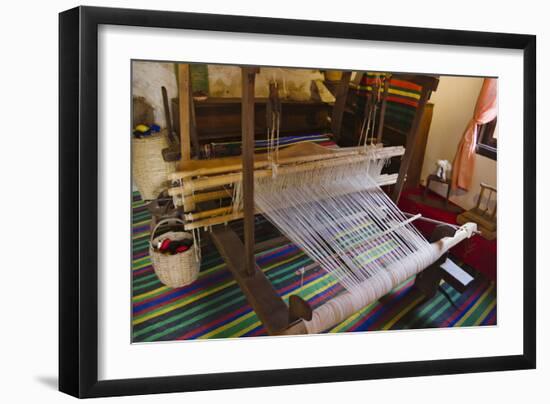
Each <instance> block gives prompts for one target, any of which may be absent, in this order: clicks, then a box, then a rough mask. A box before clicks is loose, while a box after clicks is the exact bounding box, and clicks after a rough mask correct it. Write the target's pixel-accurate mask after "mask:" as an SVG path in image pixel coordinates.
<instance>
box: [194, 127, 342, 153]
mask: <svg viewBox="0 0 550 404" xmlns="http://www.w3.org/2000/svg"><path fill="white" fill-rule="evenodd" d="M307 142H311V143H317V144H319V145H321V146H326V147H335V146H336V143H334V141H333V140H332V137H331V135H330V134H328V133H319V134H311V135H295V136H281V137H280V138H279V148H280V149H284V148H285V147H288V146H290V145H293V144H298V143H307ZM267 145H268V143H267V140H265V139H263V140H262V139H258V140H255V147H254V150H255V151H256V152H265V151H267ZM202 154H203V157H205V158H218V157H227V156H238V155H240V154H241V142H240V141H238V140H237V141H233V142H212V143H208V144H206V145H203V146H202Z"/></svg>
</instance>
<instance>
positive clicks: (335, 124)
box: [331, 71, 351, 142]
mask: <svg viewBox="0 0 550 404" xmlns="http://www.w3.org/2000/svg"><path fill="white" fill-rule="evenodd" d="M350 79H351V72H350V71H345V72H343V73H342V78H341V79H340V83H338V88H337V90H336V101H335V102H334V107H333V109H332V117H331V130H332V133H333V135H334V139H335V140H336V142H338V141H339V140H340V137H341V136H342V131H341V130H342V119H343V118H344V110H345V109H346V100H347V98H348V89H349V81H350Z"/></svg>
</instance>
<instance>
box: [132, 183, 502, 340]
mask: <svg viewBox="0 0 550 404" xmlns="http://www.w3.org/2000/svg"><path fill="white" fill-rule="evenodd" d="M257 220H258V221H259V222H261V221H263V220H265V219H262V218H261V217H258V218H257ZM149 222H150V215H149V213H148V211H147V209H146V208H145V206H144V205H143V202H142V201H141V198H140V197H139V194H137V193H135V194H134V201H133V243H132V245H133V262H132V310H133V317H132V325H133V327H132V336H133V341H134V342H152V341H172V340H184V339H196V338H227V337H242V336H260V335H266V331H265V329H264V328H263V327H262V325H261V323H260V322H259V320H258V318H257V316H256V315H255V313H254V312H253V311H252V309H251V307H250V306H249V305H248V303H247V302H246V300H245V297H244V295H243V294H242V292H241V290H240V289H239V287H238V286H237V284H236V283H235V282H234V281H233V279H232V277H231V274H230V273H229V271H228V270H227V269H226V267H225V264H224V263H223V260H222V259H221V257H220V256H219V254H218V253H217V251H216V250H215V248H214V247H213V246H212V245H211V244H210V243H209V242H208V238H207V237H203V241H204V245H203V247H202V250H203V257H202V258H203V259H202V265H201V271H200V275H199V278H198V280H197V281H196V282H194V283H193V284H192V285H189V286H187V287H183V288H178V289H171V288H168V287H166V286H164V285H163V284H161V283H160V281H159V280H158V278H157V277H156V275H155V273H154V271H153V268H152V266H151V261H150V259H149V256H148V238H149ZM259 224H262V223H259ZM239 226H240V224H239V223H238V222H237V223H236V224H235V230H236V231H237V232H240V231H241V229H240V228H239ZM273 235H274V234H273V232H272V230H270V226H268V225H267V224H266V225H264V226H257V234H256V237H257V240H259V241H261V240H265V239H269V238H270V237H273ZM256 261H257V263H258V265H259V266H260V267H261V268H262V270H263V271H264V272H265V273H266V275H267V277H268V278H269V279H270V281H271V282H272V284H273V285H274V287H275V289H276V290H277V292H278V293H279V294H280V295H281V296H283V297H284V298H285V299H288V296H289V295H290V294H298V295H300V296H301V297H303V298H304V299H306V300H307V301H308V302H310V303H311V304H312V305H313V306H317V305H319V304H321V303H323V302H324V301H326V300H327V299H329V298H330V297H332V296H334V295H335V294H337V293H339V292H340V289H339V288H340V286H339V285H337V284H335V283H334V282H333V281H332V280H331V278H330V277H329V276H328V275H326V273H324V272H323V271H322V270H320V269H313V270H309V271H307V272H305V273H304V274H303V276H302V274H301V273H300V268H302V267H304V266H307V265H309V264H311V260H310V259H309V258H308V257H307V256H305V255H304V253H303V252H302V251H301V250H299V249H298V248H297V247H296V246H294V245H293V244H286V245H282V246H278V247H276V248H271V249H268V250H265V251H260V252H258V253H257V255H256ZM413 282H414V280H413V279H410V280H408V281H406V282H405V283H403V284H402V285H400V286H399V287H397V288H396V289H394V290H393V291H392V292H390V293H389V294H388V295H386V296H384V297H383V298H382V299H380V300H379V301H377V302H375V303H373V304H371V305H369V306H368V307H366V308H364V309H363V310H361V311H359V312H357V313H355V314H354V315H353V316H351V317H350V318H348V319H347V320H346V321H344V322H343V323H341V324H339V325H338V326H336V327H335V328H333V329H332V330H329V331H328V332H351V331H368V330H388V329H392V330H397V329H410V328H430V327H460V326H478V325H494V324H496V291H495V285H494V283H492V282H488V281H486V280H484V278H478V279H476V280H475V281H474V282H472V284H471V285H470V286H469V288H468V290H466V292H464V293H462V294H459V293H458V292H456V291H455V290H454V289H453V288H452V287H451V286H449V285H448V284H446V283H443V284H442V287H443V289H444V290H445V291H446V292H447V294H448V295H449V296H450V297H451V298H452V299H453V301H454V302H455V305H456V306H457V308H455V307H454V306H453V305H451V303H450V302H449V300H448V299H447V298H446V297H445V296H444V295H443V294H442V293H438V294H437V295H436V296H435V297H434V298H433V299H431V300H429V301H428V302H425V303H423V302H422V300H423V296H422V295H421V294H420V293H419V292H418V291H416V289H414V288H412V285H413Z"/></svg>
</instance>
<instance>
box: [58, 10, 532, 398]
mask: <svg viewBox="0 0 550 404" xmlns="http://www.w3.org/2000/svg"><path fill="white" fill-rule="evenodd" d="M101 24H113V25H126V26H141V27H156V28H180V29H194V30H211V31H226V32H242V33H258V34H275V35H291V36H292V35H293V36H310V37H320V38H342V39H361V40H375V41H390V42H404V43H427V44H439V45H462V46H479V47H493V48H508V49H520V50H523V52H524V77H523V82H524V98H523V116H524V118H523V119H524V122H523V125H524V126H523V127H524V136H523V142H524V157H523V176H524V189H523V200H524V211H523V217H524V228H523V234H524V238H523V243H524V263H523V319H524V320H523V321H524V326H523V353H522V354H520V355H508V356H496V357H481V358H466V359H446V360H430V361H416V362H400V363H381V364H362V365H350V366H337V367H317V368H308V369H307V370H306V369H280V370H263V371H253V372H233V373H220V374H206V375H193V374H191V375H181V376H170V377H151V378H139V379H123V380H101V381H99V380H98V376H97V371H98V323H97V318H98V283H97V280H98V278H97V276H98V240H97V235H98V204H97V196H98V158H97V157H98V144H97V129H98V122H97V118H98V107H97V99H98V98H97V97H98V91H97V90H98V89H97V84H98V83H97V72H98V66H97V51H98V43H97V39H98V38H97V32H98V31H97V30H98V26H99V25H101ZM59 34H60V35H59V47H60V49H59V66H60V68H59V82H60V86H59V95H60V97H59V99H60V104H59V152H60V153H59V156H60V157H59V166H60V174H59V180H60V191H59V201H60V203H59V212H60V215H59V217H60V219H59V234H60V235H59V245H60V248H59V389H60V390H61V391H63V392H65V393H67V394H70V395H73V396H76V397H81V398H85V397H104V396H120V395H134V394H150V393H166V392H181V391H196V390H210V389H224V388H243V387H259V386H273V385H289V384H300V383H322V382H335V381H347V380H363V379H380V378H394V377H411V376H426V375H441V374H457V373H468V372H486V371H498V370H513V369H532V368H535V366H536V365H535V364H536V311H535V309H536V271H535V268H536V255H535V253H536V235H535V234H536V213H535V212H536V209H535V208H536V205H535V204H536V202H535V198H536V189H535V184H536V177H535V174H536V172H535V145H536V139H535V127H536V126H535V120H536V111H535V106H536V93H535V91H536V63H535V62H536V37H535V36H533V35H519V34H503V33H489V32H473V31H457V30H441V29H424V28H409V27H390V26H380V25H366V24H349V23H338V22H323V21H299V20H287V19H272V18H259V17H244V16H243V17H241V16H226V15H214V14H196V13H180V12H166V11H151V10H130V9H110V8H94V7H78V8H74V9H71V10H68V11H65V12H63V13H61V14H60V18H59ZM81 212H85V214H81ZM249 248H250V247H249Z"/></svg>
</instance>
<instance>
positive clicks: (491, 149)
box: [476, 118, 497, 160]
mask: <svg viewBox="0 0 550 404" xmlns="http://www.w3.org/2000/svg"><path fill="white" fill-rule="evenodd" d="M496 126H497V118H495V119H493V120H492V121H491V122H487V123H486V124H484V125H480V126H479V132H478V134H477V146H476V152H477V153H478V154H481V155H482V156H485V157H489V158H490V159H493V160H496V159H497V132H496V131H495V128H496Z"/></svg>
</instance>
